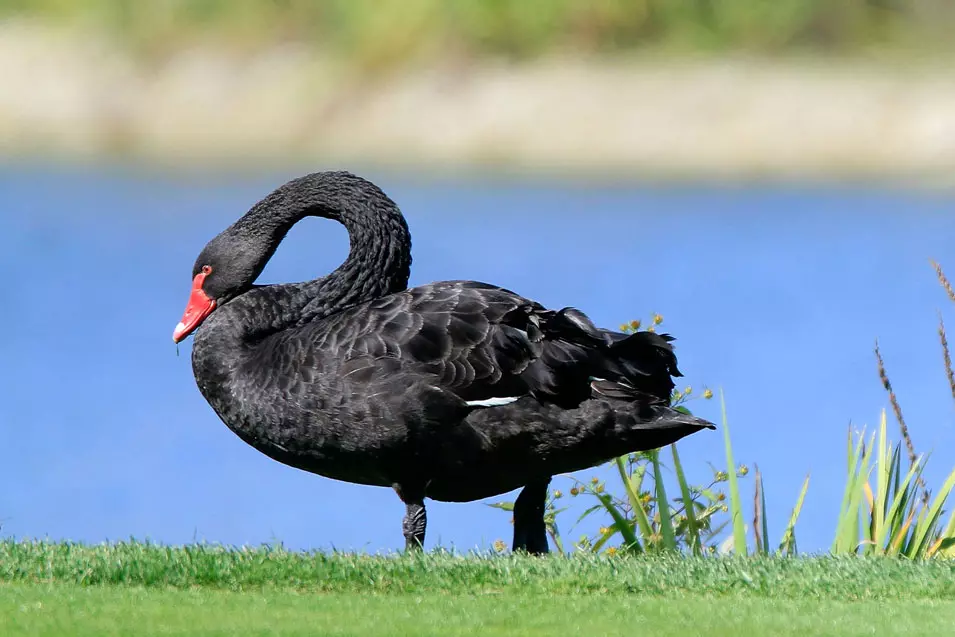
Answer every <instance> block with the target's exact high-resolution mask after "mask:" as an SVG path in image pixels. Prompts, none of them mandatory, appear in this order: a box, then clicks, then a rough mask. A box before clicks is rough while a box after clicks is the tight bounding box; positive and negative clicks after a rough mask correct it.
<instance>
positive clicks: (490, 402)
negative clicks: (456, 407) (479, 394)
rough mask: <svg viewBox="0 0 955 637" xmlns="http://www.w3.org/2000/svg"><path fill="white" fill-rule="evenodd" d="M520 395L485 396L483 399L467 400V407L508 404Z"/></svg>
mask: <svg viewBox="0 0 955 637" xmlns="http://www.w3.org/2000/svg"><path fill="white" fill-rule="evenodd" d="M519 398H520V396H505V397H503V398H485V399H484V400H469V401H468V406H469V407H500V406H501V405H510V404H511V403H512V402H514V401H515V400H517V399H519Z"/></svg>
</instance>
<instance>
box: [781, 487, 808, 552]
mask: <svg viewBox="0 0 955 637" xmlns="http://www.w3.org/2000/svg"><path fill="white" fill-rule="evenodd" d="M808 490H809V474H808V473H807V474H806V479H805V480H804V481H803V483H802V489H800V490H799V497H798V498H797V499H796V506H794V507H793V510H792V513H790V514H789V523H788V524H787V525H786V531H785V532H784V533H783V539H782V541H781V542H780V543H779V551H780V553H782V554H783V555H795V554H796V521H797V520H799V514H800V513H801V512H802V503H803V501H804V500H805V499H806V491H808Z"/></svg>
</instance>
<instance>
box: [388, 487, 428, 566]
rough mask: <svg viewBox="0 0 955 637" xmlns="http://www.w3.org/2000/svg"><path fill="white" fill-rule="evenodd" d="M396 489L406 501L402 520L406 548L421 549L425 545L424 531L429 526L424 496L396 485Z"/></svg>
mask: <svg viewBox="0 0 955 637" xmlns="http://www.w3.org/2000/svg"><path fill="white" fill-rule="evenodd" d="M394 490H395V492H396V493H397V494H398V497H399V498H401V501H402V502H404V503H405V517H404V519H403V520H402V521H401V530H402V532H403V533H404V536H405V549H406V550H409V551H410V550H419V549H421V548H423V547H424V533H425V529H426V528H427V526H428V513H427V511H426V510H425V508H424V497H423V496H421V495H418V494H417V493H416V491H413V490H410V489H407V488H404V487H402V486H400V485H397V484H396V485H394Z"/></svg>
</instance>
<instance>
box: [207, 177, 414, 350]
mask: <svg viewBox="0 0 955 637" xmlns="http://www.w3.org/2000/svg"><path fill="white" fill-rule="evenodd" d="M310 216H313V217H325V218H327V219H333V220H335V221H338V222H340V223H341V224H342V225H344V226H345V228H346V229H347V230H348V235H349V239H350V243H351V248H350V250H349V254H348V258H347V259H345V261H344V263H342V265H341V266H339V267H338V268H337V269H336V270H335V271H334V272H332V273H331V274H329V275H327V276H325V277H322V278H319V279H315V280H313V281H307V282H304V283H289V284H283V285H270V286H263V287H258V288H253V289H252V290H250V291H249V292H246V293H245V294H243V295H241V296H240V297H239V298H243V297H255V296H262V297H264V298H262V299H259V300H260V301H265V303H255V302H254V300H253V299H251V298H250V299H247V300H248V301H252V302H253V303H254V304H255V305H258V306H260V309H264V308H263V307H262V306H265V307H268V306H272V307H271V311H269V312H267V314H271V316H261V319H262V321H261V324H260V327H261V328H262V329H263V330H266V331H269V332H273V331H277V330H281V329H285V328H287V327H291V326H293V325H295V324H297V323H300V322H303V321H307V320H315V319H318V318H322V317H325V316H328V315H330V314H334V313H336V312H339V311H341V310H344V309H346V308H348V307H351V306H354V305H357V304H359V303H363V302H365V301H370V300H372V299H375V298H378V297H380V296H383V295H386V294H391V293H393V292H398V291H400V290H404V289H405V288H406V287H407V285H408V277H409V275H410V269H411V236H410V234H409V233H408V226H407V224H406V223H405V219H404V217H403V216H402V214H401V211H400V210H399V209H398V206H397V205H395V203H394V202H393V201H392V200H391V199H390V198H389V197H388V196H387V195H385V193H384V192H382V191H381V190H380V189H379V188H378V187H377V186H375V185H374V184H372V183H371V182H369V181H366V180H364V179H362V178H360V177H357V176H355V175H352V174H351V173H347V172H325V173H314V174H311V175H306V176H305V177H301V178H299V179H295V180H292V181H290V182H288V183H287V184H285V185H284V186H282V187H280V188H278V189H277V190H275V191H274V192H273V193H271V194H270V195H269V196H268V197H266V198H265V199H263V200H262V201H260V202H259V203H258V204H256V205H255V206H253V207H252V209H251V210H249V212H248V213H246V214H245V215H244V216H243V217H242V218H241V219H239V220H238V221H236V222H235V224H233V225H232V226H231V227H230V228H229V229H228V230H226V231H225V232H224V233H223V234H224V235H225V234H228V235H231V236H232V237H234V238H239V237H241V239H240V244H242V245H245V246H246V247H248V248H249V249H254V248H253V247H252V246H261V248H260V250H261V254H258V255H257V258H256V270H257V272H255V275H256V276H257V275H258V273H260V272H261V271H262V269H264V267H265V264H266V263H267V262H268V260H269V259H270V258H271V257H272V254H273V253H274V252H275V249H276V248H277V247H278V245H279V243H280V242H281V241H282V239H283V238H284V237H285V235H286V233H288V231H289V230H290V229H291V228H292V226H294V225H295V224H296V223H297V222H298V221H300V220H301V219H303V218H305V217H310ZM270 301H280V302H279V303H271V302H270Z"/></svg>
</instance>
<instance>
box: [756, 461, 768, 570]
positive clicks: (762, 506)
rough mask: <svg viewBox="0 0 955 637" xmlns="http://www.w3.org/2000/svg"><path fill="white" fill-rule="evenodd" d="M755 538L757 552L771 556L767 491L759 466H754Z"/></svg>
mask: <svg viewBox="0 0 955 637" xmlns="http://www.w3.org/2000/svg"><path fill="white" fill-rule="evenodd" d="M753 470H754V474H755V475H754V476H753V482H754V490H753V537H754V539H755V540H756V552H757V553H762V554H763V555H769V528H768V525H767V521H766V491H765V489H764V486H763V474H762V472H760V470H759V465H757V464H754V465H753Z"/></svg>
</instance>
